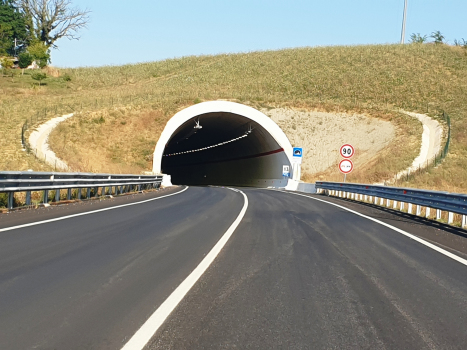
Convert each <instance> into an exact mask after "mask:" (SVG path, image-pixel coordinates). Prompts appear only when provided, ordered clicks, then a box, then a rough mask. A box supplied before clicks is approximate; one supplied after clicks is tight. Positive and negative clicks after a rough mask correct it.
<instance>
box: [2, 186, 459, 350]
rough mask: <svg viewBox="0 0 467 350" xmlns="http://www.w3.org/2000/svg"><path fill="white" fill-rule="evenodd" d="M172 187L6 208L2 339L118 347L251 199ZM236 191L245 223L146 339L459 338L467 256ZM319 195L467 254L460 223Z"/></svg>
mask: <svg viewBox="0 0 467 350" xmlns="http://www.w3.org/2000/svg"><path fill="white" fill-rule="evenodd" d="M181 190H183V188H182V187H179V188H177V189H173V190H168V191H166V192H160V193H155V194H145V195H143V196H142V197H138V196H134V197H131V196H128V198H124V197H122V198H116V199H115V201H114V202H112V201H109V202H107V203H105V202H103V203H97V202H96V203H94V204H91V203H86V204H83V205H81V206H79V205H78V206H64V207H59V208H52V209H50V208H48V209H47V210H45V209H41V211H42V214H33V215H25V213H14V214H8V215H9V216H6V218H5V219H4V218H3V217H2V216H0V349H120V348H121V347H123V346H124V345H125V344H126V342H127V341H128V340H129V339H130V338H131V337H132V336H133V334H135V332H136V331H137V330H138V329H139V328H140V327H141V325H143V324H144V323H145V321H146V320H147V319H148V318H149V317H150V316H151V315H152V314H153V313H154V311H155V310H156V309H157V308H158V307H159V306H160V305H161V304H162V303H163V302H164V300H165V299H166V298H167V297H168V296H169V295H170V294H171V293H172V292H173V291H174V290H175V288H177V287H178V286H179V285H180V283H181V282H183V281H184V279H185V278H186V277H187V276H188V275H190V273H191V272H192V271H193V270H194V269H195V268H196V266H197V265H198V264H199V263H200V261H201V260H203V258H204V256H205V255H207V254H208V253H209V251H210V250H211V248H212V247H213V246H214V245H215V244H216V243H217V241H218V240H219V239H220V238H221V237H222V236H223V234H224V233H225V232H226V230H227V229H228V228H229V227H230V225H231V224H232V222H234V220H235V219H236V218H237V216H238V214H239V212H240V211H241V209H242V207H243V205H244V198H243V196H242V195H241V193H238V192H234V191H231V190H228V189H225V188H211V187H190V188H188V189H187V190H185V191H184V192H181V193H178V194H175V193H177V192H178V191H181ZM242 191H243V192H244V193H245V194H246V195H247V196H248V202H249V205H248V209H247V211H246V214H245V216H244V217H243V219H242V221H241V223H240V225H239V226H238V227H237V229H236V230H235V232H234V233H233V235H232V236H231V238H230V239H229V240H228V241H227V244H226V245H225V246H224V248H223V249H222V250H221V252H220V253H219V255H218V256H217V258H216V259H215V260H214V262H213V263H212V265H211V266H210V267H209V268H208V269H207V270H206V272H205V273H204V274H203V275H202V276H201V278H200V279H199V280H198V282H197V283H195V285H194V286H193V288H192V289H191V290H190V291H189V292H188V294H187V295H186V296H185V297H184V298H183V299H182V301H181V302H180V304H178V306H177V307H176V308H175V310H174V311H173V312H172V313H171V314H170V315H169V317H168V318H167V319H166V321H165V322H164V323H163V324H162V326H161V327H160V328H159V329H158V331H157V332H156V333H155V334H154V336H153V337H152V339H150V341H149V343H148V344H147V345H146V349H235V348H237V349H361V348H366V349H462V348H465V344H467V327H466V324H467V266H465V265H463V264H462V263H459V262H458V261H455V260H453V259H451V258H449V257H447V256H445V255H443V254H441V253H439V252H437V251H434V250H432V249H430V248H428V247H426V246H424V245H422V244H420V243H419V242H416V241H414V240H412V239H410V238H408V237H405V236H403V235H401V234H400V233H398V232H396V231H394V230H392V229H390V228H388V227H384V226H382V225H379V224H377V223H375V222H372V221H370V220H368V219H365V218H363V217H360V216H357V215H355V214H353V213H350V212H348V211H345V210H344V209H341V208H337V207H335V206H332V205H330V204H327V203H323V202H320V201H316V200H315V199H312V198H307V197H301V196H297V195H294V194H291V193H283V192H277V191H271V190H256V189H242ZM167 194H173V195H172V196H169V197H162V196H164V195H167ZM158 196H159V197H161V198H160V199H157V200H154V201H149V202H145V203H141V204H137V205H131V206H125V207H119V208H116V209H113V210H108V211H102V212H99V213H94V214H89V215H84V216H78V217H72V218H69V219H65V220H60V221H54V222H50V223H44V224H41V225H37V226H30V227H24V228H20V229H16V230H11V231H3V232H1V229H2V228H6V227H8V226H11V225H12V224H14V225H19V224H22V223H26V222H28V221H29V222H30V221H31V220H32V219H31V217H32V216H34V215H35V216H34V220H36V221H38V220H40V219H42V217H44V218H46V219H50V218H53V217H56V216H63V215H69V213H68V212H69V211H70V213H79V212H85V211H89V210H91V209H94V208H98V207H99V208H101V207H102V206H105V205H106V206H107V207H108V206H112V205H119V204H122V203H123V202H124V203H126V204H128V203H132V202H137V201H141V200H147V199H151V198H156V197H158ZM315 198H319V199H325V200H328V201H330V202H336V203H339V204H340V205H343V206H346V207H349V208H351V209H353V210H357V211H359V212H362V213H363V214H365V215H369V216H372V217H376V218H378V219H380V220H382V221H384V222H387V223H389V224H391V225H394V226H397V227H399V228H401V229H403V230H406V231H408V232H410V233H412V234H414V235H417V236H420V237H424V238H426V239H427V240H429V241H431V242H435V243H436V244H437V245H439V246H441V247H443V248H444V249H447V250H449V251H451V252H455V253H456V254H457V255H459V256H460V257H464V258H465V253H466V251H467V250H466V249H465V242H466V241H467V238H466V236H465V235H464V231H462V230H456V229H450V232H448V231H447V230H446V229H445V227H443V226H438V225H427V222H423V220H421V221H414V220H411V219H410V218H408V217H405V216H403V215H398V214H397V213H393V212H391V211H387V210H386V211H383V210H379V209H377V208H375V207H373V206H369V205H361V204H357V203H353V202H351V201H343V200H337V199H332V198H327V197H323V196H315ZM91 205H93V206H94V207H93V208H90V207H91ZM66 208H69V209H66ZM30 213H31V212H30ZM10 223H11V224H10Z"/></svg>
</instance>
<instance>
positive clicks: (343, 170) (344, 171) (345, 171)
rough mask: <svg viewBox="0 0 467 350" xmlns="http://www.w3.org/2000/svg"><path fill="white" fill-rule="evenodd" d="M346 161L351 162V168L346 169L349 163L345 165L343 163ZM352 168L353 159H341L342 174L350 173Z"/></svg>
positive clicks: (340, 168)
mask: <svg viewBox="0 0 467 350" xmlns="http://www.w3.org/2000/svg"><path fill="white" fill-rule="evenodd" d="M344 162H348V163H350V169H346V168H348V165H347V164H346V165H343V164H342V163H344ZM342 167H345V168H344V169H342ZM352 170H353V163H352V161H351V160H350V159H342V160H341V161H340V163H339V171H340V172H341V173H342V174H348V173H350V172H352Z"/></svg>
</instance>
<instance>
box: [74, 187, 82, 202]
mask: <svg viewBox="0 0 467 350" xmlns="http://www.w3.org/2000/svg"><path fill="white" fill-rule="evenodd" d="M77 190H78V193H77V194H76V197H78V200H81V191H82V190H83V189H82V188H81V187H80V188H78V189H77Z"/></svg>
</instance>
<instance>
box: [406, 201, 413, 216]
mask: <svg viewBox="0 0 467 350" xmlns="http://www.w3.org/2000/svg"><path fill="white" fill-rule="evenodd" d="M412 207H413V204H412V203H409V207H408V208H407V213H409V214H412Z"/></svg>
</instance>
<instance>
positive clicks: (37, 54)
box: [28, 41, 50, 68]
mask: <svg viewBox="0 0 467 350" xmlns="http://www.w3.org/2000/svg"><path fill="white" fill-rule="evenodd" d="M28 52H29V54H30V55H31V56H32V58H33V59H34V61H36V63H37V65H38V66H39V67H40V68H44V67H45V66H47V64H49V63H50V49H49V48H48V47H47V45H45V44H44V43H43V42H40V41H36V42H34V43H33V44H31V45H30V46H29V47H28Z"/></svg>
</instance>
